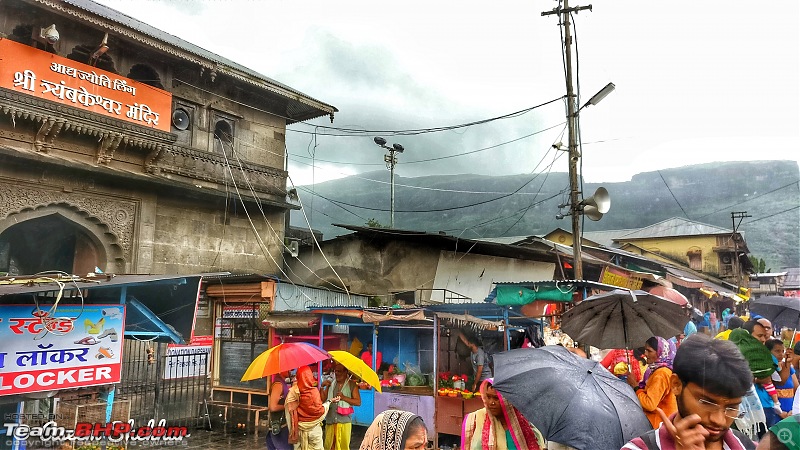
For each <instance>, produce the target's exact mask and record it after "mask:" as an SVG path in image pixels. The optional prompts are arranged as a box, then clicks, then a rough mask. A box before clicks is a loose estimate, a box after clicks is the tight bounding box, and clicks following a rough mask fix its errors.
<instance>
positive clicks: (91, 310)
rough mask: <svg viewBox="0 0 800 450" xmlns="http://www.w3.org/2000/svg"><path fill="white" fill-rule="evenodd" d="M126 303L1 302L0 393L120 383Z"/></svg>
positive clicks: (8, 393) (20, 392)
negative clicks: (45, 304) (43, 304)
mask: <svg viewBox="0 0 800 450" xmlns="http://www.w3.org/2000/svg"><path fill="white" fill-rule="evenodd" d="M124 326H125V307H124V306H122V305H59V306H58V308H57V309H56V310H55V311H51V310H49V309H47V308H45V307H42V309H39V308H37V307H36V306H32V305H25V306H22V305H4V306H3V308H0V342H2V343H3V347H2V348H3V350H0V396H3V395H16V394H25V393H30V392H42V391H52V390H58V389H71V388H77V387H84V386H94V385H101V384H109V383H117V382H119V380H120V372H121V370H120V367H121V362H122V342H123V333H124V331H125V330H124Z"/></svg>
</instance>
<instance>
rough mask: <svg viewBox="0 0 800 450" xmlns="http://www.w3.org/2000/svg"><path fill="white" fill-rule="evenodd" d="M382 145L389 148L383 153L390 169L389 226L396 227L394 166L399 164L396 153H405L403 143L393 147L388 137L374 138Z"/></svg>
mask: <svg viewBox="0 0 800 450" xmlns="http://www.w3.org/2000/svg"><path fill="white" fill-rule="evenodd" d="M373 140H374V141H375V143H376V144H378V145H379V146H380V147H383V148H385V149H386V150H389V154H387V155H383V161H384V162H386V168H387V169H389V228H394V166H395V165H397V157H396V156H395V153H403V150H405V149H404V148H403V146H402V145H400V144H392V146H391V147H389V146H387V145H386V139H384V138H382V137H380V136H378V137H376V138H375V139H373Z"/></svg>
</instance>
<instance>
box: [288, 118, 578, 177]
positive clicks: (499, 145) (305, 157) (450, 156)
mask: <svg viewBox="0 0 800 450" xmlns="http://www.w3.org/2000/svg"><path fill="white" fill-rule="evenodd" d="M565 123H566V122H561V123H558V124H556V125H553V126H550V127H547V128H545V129H543V130H539V131H535V132H533V133H530V134H526V135H525V136H520V137H518V138H515V139H511V140H510V141H505V142H501V143H499V144H495V145H491V146H489V147H484V148H479V149H477V150H470V151H467V152H464V153H456V154H454V155H446V156H437V157H435V158H427V159H417V160H413V161H403V165H407V164H418V163H425V162H431V161H440V160H443V159H449V158H457V157H460V156H466V155H471V154H473V153H479V152H483V151H486V150H491V149H493V148H497V147H501V146H503V145H507V144H511V143H514V142H517V141H521V140H523V139H527V138H529V137H532V136H536V135H537V134H541V133H544V132H545V131H550V130H552V129H553V128H557V127H559V126H561V125H564V124H565ZM291 155H292V156H296V157H298V158H304V159H311V158H310V157H307V156H302V155H298V154H296V153H294V154H291ZM317 161H320V162H326V163H330V164H347V165H349V166H383V165H384V164H383V163H353V162H347V161H331V160H324V159H318V160H317Z"/></svg>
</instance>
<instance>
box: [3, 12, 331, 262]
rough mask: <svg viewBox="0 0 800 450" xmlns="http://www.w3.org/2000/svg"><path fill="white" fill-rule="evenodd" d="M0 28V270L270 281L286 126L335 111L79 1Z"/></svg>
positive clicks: (282, 211)
mask: <svg viewBox="0 0 800 450" xmlns="http://www.w3.org/2000/svg"><path fill="white" fill-rule="evenodd" d="M0 17H2V18H3V19H2V20H1V21H0V58H2V60H3V64H2V67H0V273H3V272H8V273H11V274H24V273H36V272H40V271H46V270H58V271H63V272H67V273H77V274H85V273H86V272H91V271H94V269H95V267H97V268H99V269H101V270H103V271H104V272H115V273H154V274H189V273H200V272H208V271H217V270H229V271H246V272H255V273H268V274H272V273H279V270H280V269H281V268H282V266H283V255H284V250H285V247H284V230H285V223H286V220H285V217H286V213H287V211H288V210H289V209H290V208H294V207H295V206H294V205H293V204H292V203H291V202H289V201H288V200H287V192H286V179H287V172H286V166H285V157H286V154H285V137H286V126H287V125H288V124H291V123H295V122H298V121H303V120H308V119H311V118H315V117H320V116H328V115H329V116H330V117H331V120H333V114H334V113H335V112H336V111H337V110H336V108H334V107H333V106H331V105H328V104H325V103H323V102H321V101H318V100H315V99H313V98H311V97H309V96H308V95H305V94H303V93H301V92H298V91H297V90H294V89H292V88H291V87H289V86H286V85H284V84H282V83H279V82H277V81H275V80H272V79H270V78H268V77H266V76H264V75H261V74H259V73H256V72H254V71H253V70H251V69H248V68H246V67H243V66H241V65H239V64H237V63H235V62H233V61H229V60H227V59H225V58H223V57H221V56H219V55H216V54H214V53H211V52H209V51H206V50H204V49H202V48H200V47H197V46H195V45H193V44H191V43H189V42H186V41H183V40H181V39H179V38H177V37H175V36H172V35H169V34H167V33H165V32H163V31H160V30H157V29H155V28H153V27H151V26H148V25H147V24H144V23H141V22H138V21H136V20H134V19H131V18H130V17H128V16H126V15H123V14H121V13H119V12H117V11H115V10H113V9H110V8H107V7H105V6H102V5H100V4H97V3H94V2H92V1H90V0H65V1H55V0H8V1H3V2H2V3H0Z"/></svg>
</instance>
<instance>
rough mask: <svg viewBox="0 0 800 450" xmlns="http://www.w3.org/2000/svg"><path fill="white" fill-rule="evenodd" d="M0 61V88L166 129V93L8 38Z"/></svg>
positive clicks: (1, 48)
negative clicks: (1, 62) (0, 61)
mask: <svg viewBox="0 0 800 450" xmlns="http://www.w3.org/2000/svg"><path fill="white" fill-rule="evenodd" d="M0 59H2V61H3V64H0V87H4V88H7V89H11V90H14V91H16V92H20V93H23V94H27V95H32V96H34V97H38V98H41V99H44V100H50V101H54V102H58V103H61V104H64V105H69V106H74V107H76V108H81V109H86V110H89V111H92V112H95V113H98V114H102V115H105V116H110V117H114V118H116V119H120V120H124V121H126V122H131V123H135V124H137V125H141V126H145V127H149V128H155V129H158V130H162V131H169V130H170V124H169V116H170V112H171V110H172V94H170V93H169V92H167V91H164V90H161V89H158V88H155V87H153V86H150V85H147V84H144V83H140V82H138V81H135V80H132V79H130V78H125V77H121V76H119V75H116V74H114V73H112V72H107V71H105V70H102V69H98V68H96V67H92V66H89V65H87V64H83V63H80V62H77V61H73V60H71V59H67V58H64V57H61V56H58V55H54V54H52V53H48V52H45V51H42V50H39V49H36V48H33V47H29V46H27V45H23V44H20V43H17V42H14V41H11V40H9V39H0ZM165 117H166V119H165Z"/></svg>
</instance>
